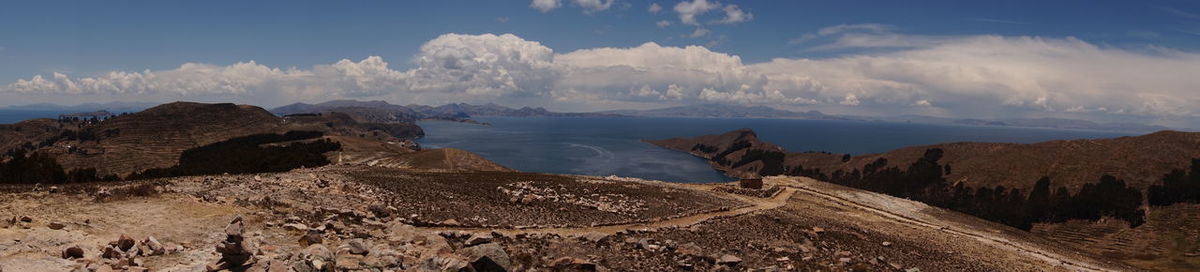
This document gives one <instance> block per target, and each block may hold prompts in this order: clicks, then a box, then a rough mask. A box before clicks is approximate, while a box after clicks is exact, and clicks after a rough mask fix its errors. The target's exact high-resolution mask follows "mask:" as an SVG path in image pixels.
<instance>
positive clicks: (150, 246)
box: [142, 236, 167, 255]
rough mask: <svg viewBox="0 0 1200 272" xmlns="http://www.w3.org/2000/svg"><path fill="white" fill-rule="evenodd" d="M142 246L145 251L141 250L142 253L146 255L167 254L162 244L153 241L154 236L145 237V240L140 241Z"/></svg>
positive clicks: (155, 240)
mask: <svg viewBox="0 0 1200 272" xmlns="http://www.w3.org/2000/svg"><path fill="white" fill-rule="evenodd" d="M142 245H145V246H146V250H143V252H145V253H146V254H147V255H162V254H166V253H167V250H166V247H164V246H163V244H162V243H159V242H158V239H154V236H149V237H146V240H143V241H142Z"/></svg>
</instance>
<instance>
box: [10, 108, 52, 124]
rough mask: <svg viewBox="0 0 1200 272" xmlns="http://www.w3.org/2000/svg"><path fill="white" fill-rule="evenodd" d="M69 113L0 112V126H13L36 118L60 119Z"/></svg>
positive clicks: (44, 111) (42, 111) (50, 111)
mask: <svg viewBox="0 0 1200 272" xmlns="http://www.w3.org/2000/svg"><path fill="white" fill-rule="evenodd" d="M66 113H69V112H63V111H53V110H0V124H12V123H16V122H20V121H25V120H29V119H34V118H58V115H59V114H66Z"/></svg>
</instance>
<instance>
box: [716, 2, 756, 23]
mask: <svg viewBox="0 0 1200 272" xmlns="http://www.w3.org/2000/svg"><path fill="white" fill-rule="evenodd" d="M750 19H754V14H750V13H749V12H744V11H742V9H741V8H738V6H737V5H728V6H725V18H722V19H721V20H717V21H714V22H713V23H716V24H735V23H741V22H745V21H749V20H750Z"/></svg>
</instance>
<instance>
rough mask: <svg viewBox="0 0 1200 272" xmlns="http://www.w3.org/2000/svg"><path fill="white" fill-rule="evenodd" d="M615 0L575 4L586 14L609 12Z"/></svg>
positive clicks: (583, 1)
mask: <svg viewBox="0 0 1200 272" xmlns="http://www.w3.org/2000/svg"><path fill="white" fill-rule="evenodd" d="M613 1H614V0H607V1H605V0H575V4H576V5H579V7H582V8H583V12H584V13H593V12H599V11H605V10H608V8H611V7H612V5H613Z"/></svg>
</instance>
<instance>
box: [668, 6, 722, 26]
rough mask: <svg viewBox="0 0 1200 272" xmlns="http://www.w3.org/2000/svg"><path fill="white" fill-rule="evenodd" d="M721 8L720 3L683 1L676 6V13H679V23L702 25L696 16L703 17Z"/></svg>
mask: <svg viewBox="0 0 1200 272" xmlns="http://www.w3.org/2000/svg"><path fill="white" fill-rule="evenodd" d="M719 8H721V4H720V3H717V2H712V3H709V2H708V1H707V0H692V1H691V2H688V1H683V2H679V3H678V4H675V13H679V22H681V23H684V24H689V25H700V21H697V20H696V16H700V15H703V14H705V13H708V12H709V11H712V10H715V9H719Z"/></svg>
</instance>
